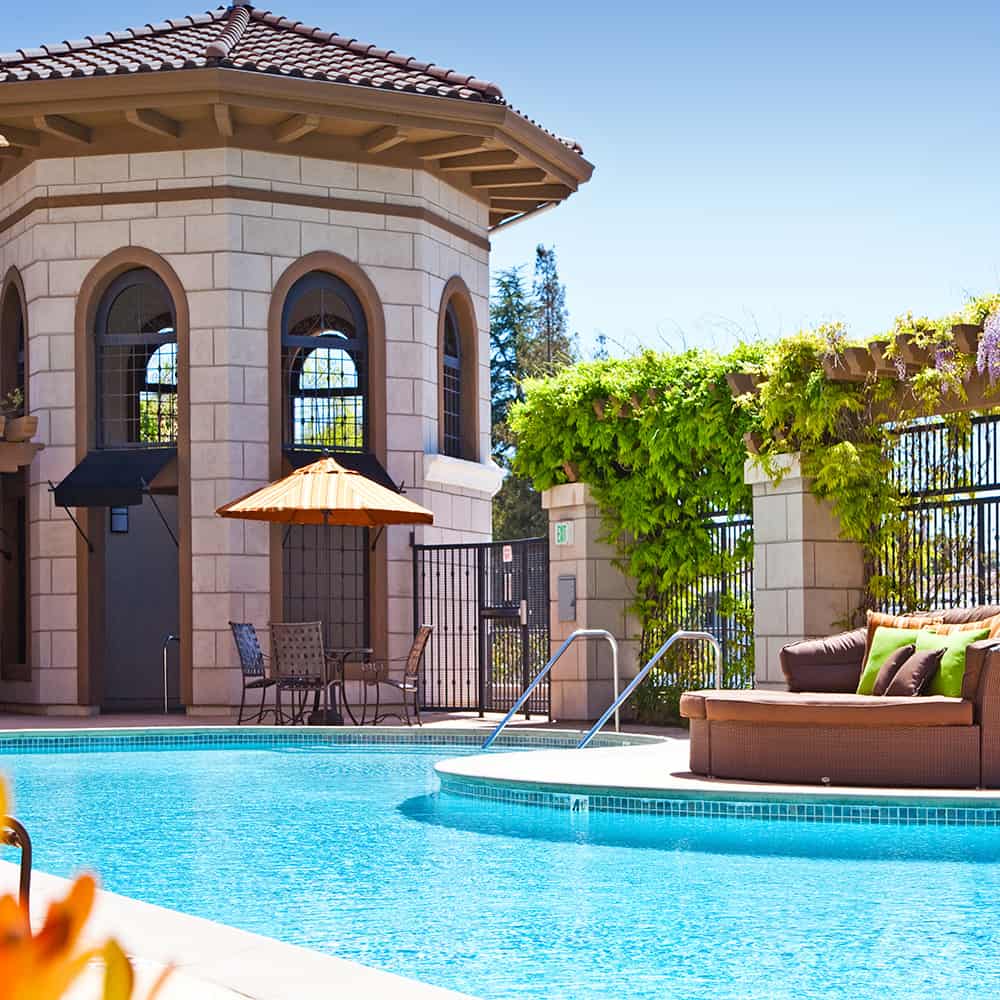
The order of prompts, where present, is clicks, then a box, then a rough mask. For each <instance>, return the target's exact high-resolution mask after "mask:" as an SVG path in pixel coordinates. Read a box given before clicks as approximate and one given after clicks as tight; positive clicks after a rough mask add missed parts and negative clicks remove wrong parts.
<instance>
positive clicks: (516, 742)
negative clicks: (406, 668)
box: [0, 724, 663, 758]
mask: <svg viewBox="0 0 1000 1000" xmlns="http://www.w3.org/2000/svg"><path fill="white" fill-rule="evenodd" d="M487 735H488V730H485V729H483V728H482V727H475V726H454V727H449V728H447V729H430V728H427V727H425V728H421V727H410V728H403V727H395V726H237V725H235V724H233V725H209V726H188V725H185V726H177V727H171V726H148V727H112V726H94V727H71V728H65V729H56V728H46V729H31V728H25V729H0V758H2V756H3V755H4V754H10V753H25V752H32V751H35V752H39V751H40V752H46V751H47V752H55V753H59V752H65V753H79V752H85V751H94V752H106V751H114V750H146V749H155V748H157V747H174V748H179V749H183V748H184V747H190V748H192V749H194V748H197V749H209V748H212V747H220V748H221V747H225V748H234V747H240V746H246V747H250V746H254V747H267V746H287V745H296V746H309V745H314V746H370V747H378V746H412V745H419V746H422V747H427V748H430V749H432V748H435V747H448V746H455V747H463V748H472V749H475V748H477V747H481V746H482V743H483V740H485V739H486V737H487ZM580 735H581V734H580V732H579V731H578V730H574V729H512V730H508V731H507V732H505V733H502V734H501V736H500V738H499V739H498V740H497V742H496V744H494V745H495V747H496V748H497V749H500V750H521V749H523V750H537V749H553V748H559V749H566V748H570V747H575V746H576V744H577V742H578V741H579V739H580ZM662 741H663V739H662V737H659V736H650V735H645V734H639V733H601V734H600V735H599V736H598V737H596V738H595V740H594V744H593V745H594V746H600V747H623V746H638V745H646V746H648V745H652V744H658V743H661V742H662Z"/></svg>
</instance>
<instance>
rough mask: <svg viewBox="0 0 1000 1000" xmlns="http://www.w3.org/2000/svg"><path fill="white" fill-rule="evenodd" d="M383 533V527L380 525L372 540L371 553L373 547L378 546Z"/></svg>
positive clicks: (373, 549)
mask: <svg viewBox="0 0 1000 1000" xmlns="http://www.w3.org/2000/svg"><path fill="white" fill-rule="evenodd" d="M383 531H385V526H384V525H381V524H380V525H379V526H378V531H376V532H375V537H374V538H373V539H372V552H374V551H375V546H376V545H378V540H379V539H380V538H381V537H382V532H383Z"/></svg>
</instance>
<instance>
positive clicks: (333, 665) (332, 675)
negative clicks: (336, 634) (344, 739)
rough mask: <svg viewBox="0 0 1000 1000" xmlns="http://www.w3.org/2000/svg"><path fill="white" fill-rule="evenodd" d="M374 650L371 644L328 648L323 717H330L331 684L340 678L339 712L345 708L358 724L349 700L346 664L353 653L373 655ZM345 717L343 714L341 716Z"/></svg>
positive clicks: (354, 722) (365, 655) (324, 677)
mask: <svg viewBox="0 0 1000 1000" xmlns="http://www.w3.org/2000/svg"><path fill="white" fill-rule="evenodd" d="M373 652H374V650H373V649H372V648H371V647H370V646H344V647H334V648H333V649H328V650H326V660H325V665H326V668H325V670H324V675H323V718H324V719H329V717H330V716H329V713H330V685H331V684H333V683H334V681H336V680H337V679H338V678H339V679H340V682H341V683H340V706H337V710H338V712H339V711H340V709H341V708H343V709H344V710H345V711H346V712H347V714H348V716H350V719H351V722H352V723H353V724H354V725H355V726H356V725H357V724H358V720H357V719H356V718H355V716H354V713H353V712H352V711H351V705H350V702H348V700H347V689H346V687H345V683H346V681H347V678H346V676H345V674H344V665H345V663H346V662H347V659H348V657H350V656H353V655H356V654H357V655H360V656H361V657H362V658H364V657H368V656H371V655H372V653H373ZM341 718H343V716H341Z"/></svg>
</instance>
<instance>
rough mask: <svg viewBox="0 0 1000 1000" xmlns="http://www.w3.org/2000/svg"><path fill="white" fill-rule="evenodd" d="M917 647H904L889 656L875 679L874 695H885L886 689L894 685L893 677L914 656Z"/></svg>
mask: <svg viewBox="0 0 1000 1000" xmlns="http://www.w3.org/2000/svg"><path fill="white" fill-rule="evenodd" d="M916 648H917V647H916V646H914V645H909V646H903V647H902V648H901V649H897V650H895V651H894V652H892V653H890V654H889V657H888V659H887V660H886V661H885V663H883V664H882V666H881V667H880V668H879V672H878V676H877V677H876V678H875V687H873V688H872V694H873V695H882V694H885V689H886V688H887V687H888V686H889V685H890V684H891V683H892V679H893V677H895V676H896V672H897V671H898V670H899V668H900V667H901V666H902V665H903V664H904V663H906V661H907V660H908V659H909V658H910V657H911V656H913V654H914V652H915V651H916Z"/></svg>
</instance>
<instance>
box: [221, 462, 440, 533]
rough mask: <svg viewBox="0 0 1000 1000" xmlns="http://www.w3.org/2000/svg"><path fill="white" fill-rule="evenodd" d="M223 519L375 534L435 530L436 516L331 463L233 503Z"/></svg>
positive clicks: (310, 467) (297, 472) (224, 510)
mask: <svg viewBox="0 0 1000 1000" xmlns="http://www.w3.org/2000/svg"><path fill="white" fill-rule="evenodd" d="M216 513H217V514H219V515H220V516H221V517H239V518H243V519H245V520H248V521H275V522H278V523H281V524H349V525H353V526H355V527H361V528H377V527H381V526H382V525H386V524H433V523H434V515H433V514H432V513H431V512H430V511H429V510H427V509H426V508H424V507H421V506H420V505H419V504H415V503H413V502H412V501H411V500H407V499H406V498H405V497H402V496H400V495H399V494H398V493H393V491H392V490H388V489H386V488H385V487H384V486H380V485H379V484H378V483H373V482H372V481H371V480H370V479H367V478H366V477H365V476H363V475H361V473H360V472H355V471H353V470H352V469H345V468H344V467H343V466H342V465H340V464H339V463H338V462H336V461H335V460H334V459H332V458H321V459H320V460H319V461H318V462H313V463H312V464H311V465H305V466H303V467H302V468H301V469H296V470H295V471H294V472H293V473H292V474H291V475H289V476H285V478H284V479H279V480H278V481H277V482H276V483H271V484H270V485H269V486H263V487H261V488H260V489H259V490H254V491H253V493H248V494H247V495H246V496H245V497H240V498H239V499H238V500H232V501H231V502H230V503H227V504H225V505H224V506H222V507H220V508H219V509H218V510H217V511H216Z"/></svg>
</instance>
